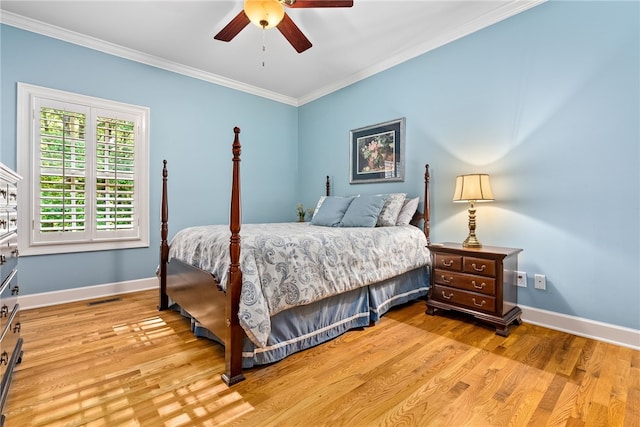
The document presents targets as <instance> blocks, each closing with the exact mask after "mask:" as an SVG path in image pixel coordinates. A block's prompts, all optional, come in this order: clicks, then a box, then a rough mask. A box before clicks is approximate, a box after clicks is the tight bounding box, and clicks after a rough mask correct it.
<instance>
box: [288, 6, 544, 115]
mask: <svg viewBox="0 0 640 427" xmlns="http://www.w3.org/2000/svg"><path fill="white" fill-rule="evenodd" d="M546 1H547V0H513V1H509V2H504V5H503V6H501V7H499V8H497V9H495V10H493V11H492V12H490V13H487V14H485V15H484V16H482V17H480V18H476V19H473V20H471V21H469V22H467V24H466V25H463V26H459V27H456V28H452V29H451V31H449V32H448V33H446V34H443V35H442V36H441V37H439V38H437V39H434V40H429V41H427V42H425V43H422V44H417V45H415V46H411V47H409V48H408V49H405V50H403V51H402V52H399V53H398V54H397V55H395V56H392V57H389V58H387V59H386V60H384V61H381V62H379V63H377V64H375V65H374V66H373V67H369V68H367V69H364V70H361V71H359V72H357V73H354V74H352V75H351V76H349V77H347V78H346V79H343V80H341V81H337V82H335V83H334V84H332V85H328V86H325V87H323V88H320V89H318V90H316V91H313V92H311V93H309V94H307V95H305V96H303V97H300V98H298V105H304V104H306V103H309V102H312V101H315V100H316V99H318V98H321V97H323V96H325V95H328V94H330V93H332V92H335V91H337V90H340V89H343V88H345V87H347V86H349V85H352V84H353V83H357V82H359V81H360V80H364V79H366V78H368V77H371V76H373V75H375V74H378V73H380V72H382V71H385V70H388V69H389V68H392V67H395V66H396V65H399V64H402V63H403V62H406V61H408V60H410V59H413V58H416V57H418V56H420V55H423V54H425V53H427V52H429V51H432V50H435V49H437V48H439V47H441V46H444V45H446V44H448V43H451V42H453V41H455V40H458V39H460V38H462V37H465V36H468V35H469V34H472V33H475V32H476V31H479V30H482V29H483V28H486V27H489V26H491V25H493V24H496V23H498V22H500V21H503V20H505V19H507V18H510V17H512V16H514V15H517V14H519V13H521V12H524V11H526V10H528V9H531V8H533V7H535V6H538V5H540V4H542V3H545V2H546Z"/></svg>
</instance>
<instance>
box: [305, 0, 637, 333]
mask: <svg viewBox="0 0 640 427" xmlns="http://www.w3.org/2000/svg"><path fill="white" fill-rule="evenodd" d="M639 17H640V12H639V4H638V2H550V3H545V4H542V5H540V6H537V7H535V8H533V9H531V10H529V11H526V12H524V13H522V14H519V15H517V16H514V17H512V18H509V19H507V20H505V21H503V22H500V23H498V24H495V25H493V26H491V27H488V28H486V29H484V30H482V31H480V32H477V33H474V34H472V35H469V36H467V37H465V38H463V39H460V40H458V41H456V42H454V43H451V44H448V45H446V46H444V47H441V48H439V49H437V50H435V51H432V52H430V53H427V54H425V55H422V56H420V57H418V58H415V59H413V60H411V61H408V62H406V63H403V64H400V65H398V66H396V67H394V68H392V69H390V70H387V71H385V72H383V73H380V74H378V75H375V76H373V77H371V78H368V79H366V80H364V81H361V82H359V83H357V84H354V85H352V86H350V87H348V88H345V89H343V90H341V91H339V92H336V93H333V94H331V95H328V96H325V97H324V98H322V99H319V100H317V101H315V102H313V103H309V104H307V105H304V106H302V107H301V108H300V113H299V114H300V118H299V128H300V135H301V140H300V170H301V171H304V173H303V174H302V175H301V177H302V193H301V194H308V195H310V196H309V197H310V198H309V199H308V200H305V203H310V202H311V195H312V194H315V192H314V191H315V186H316V185H317V184H316V182H317V180H318V176H322V175H326V174H329V175H331V176H332V178H333V179H334V182H335V187H336V192H337V193H338V194H354V193H373V192H388V191H396V190H403V191H407V192H409V193H410V194H412V195H419V194H422V186H423V184H422V183H423V179H422V176H423V167H424V164H425V163H427V162H428V163H430V164H431V168H432V189H433V199H432V209H433V211H432V224H433V228H432V240H433V241H435V242H437V241H454V242H462V241H463V240H464V239H465V237H466V235H467V232H468V229H467V212H466V206H465V205H462V204H457V203H452V202H451V198H452V196H453V189H454V182H455V177H456V175H459V174H464V173H473V172H483V173H489V174H490V175H491V180H492V187H493V192H494V195H495V197H496V201H495V202H493V203H484V204H478V205H477V208H478V212H477V216H478V229H477V235H478V238H479V239H480V241H482V242H483V243H484V244H487V245H499V246H510V247H519V248H523V249H524V252H522V254H521V256H520V265H519V269H520V270H522V271H525V272H527V273H528V278H529V283H528V286H529V287H528V288H527V289H524V288H523V289H519V301H520V303H522V304H524V305H528V306H532V307H536V308H540V309H546V310H550V311H554V312H560V313H565V314H569V315H574V316H578V317H584V318H588V319H593V320H597V321H602V322H606V323H611V324H616V325H621V326H626V327H630V328H634V329H640V314H639V313H640V279H639V264H640V248H639V245H640V228H639V222H640V208H639V200H640V175H639V169H640V168H639V166H640V152H639V148H638V147H639V146H640V134H639V133H640V122H639V117H640V109H639V103H640V85H639V75H640V68H639V58H640V56H639V55H640V54H639V52H640V42H639V40H640V37H639V31H638V27H639ZM402 116H404V117H406V121H407V131H406V155H407V159H406V174H405V175H406V179H405V182H404V183H400V184H397V183H384V184H377V185H373V184H369V185H349V154H348V149H349V148H348V144H349V141H348V134H349V130H350V129H355V128H358V127H362V126H366V125H370V124H375V123H379V122H383V121H386V120H391V119H395V118H398V117H402ZM336 156H341V157H342V158H343V161H341V162H336V161H335V158H336ZM323 158H325V159H327V161H326V162H322V161H318V159H323ZM534 273H540V274H544V275H546V277H547V290H546V291H540V290H535V289H533V275H534Z"/></svg>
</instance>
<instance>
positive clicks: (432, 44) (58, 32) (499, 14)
mask: <svg viewBox="0 0 640 427" xmlns="http://www.w3.org/2000/svg"><path fill="white" fill-rule="evenodd" d="M546 1H547V0H512V1H507V2H504V4H503V5H502V6H501V7H499V8H497V9H495V10H493V11H492V12H490V13H487V14H485V15H483V16H482V17H480V18H475V19H472V20H471V21H469V22H468V23H467V24H466V25H463V26H459V27H456V28H453V29H451V31H449V32H448V33H446V34H444V35H442V36H441V37H439V38H437V39H435V40H429V41H427V42H425V43H422V44H417V45H415V46H411V47H410V48H408V49H405V50H404V51H402V52H399V53H398V54H397V55H395V56H393V57H390V58H387V59H386V60H384V61H381V62H379V63H377V64H375V65H374V66H372V67H369V68H366V69H364V70H361V71H358V72H357V73H354V74H352V75H351V76H349V77H347V78H345V79H342V80H340V81H336V82H335V83H333V84H331V85H327V86H324V87H322V88H320V89H318V90H315V91H312V92H310V93H308V94H307V95H304V96H302V97H300V98H297V99H296V98H293V97H289V96H285V95H282V94H279V93H276V92H272V91H268V90H265V89H261V88H259V87H256V86H252V85H248V84H245V83H242V82H239V81H237V80H233V79H229V78H226V77H222V76H219V75H216V74H213V73H208V72H205V71H202V70H199V69H196V68H193V67H188V66H186V65H183V64H179V63H176V62H173V61H169V60H167V59H163V58H160V57H157V56H153V55H149V54H146V53H143V52H139V51H136V50H133V49H129V48H125V47H123V46H120V45H116V44H114V43H109V42H106V41H104V40H100V39H97V38H94V37H90V36H87V35H84V34H80V33H77V32H74V31H69V30H66V29H64V28H61V27H57V26H54V25H50V24H46V23H44V22H41V21H37V20H34V19H30V18H26V17H24V16H21V15H17V14H14V13H11V12H6V11H2V12H1V13H0V23H2V24H6V25H10V26H12V27H16V28H20V29H23V30H27V31H31V32H33V33H37V34H41V35H44V36H47V37H52V38H55V39H58V40H62V41H65V42H69V43H73V44H76V45H79V46H83V47H86V48H89V49H93V50H97V51H100V52H103V53H107V54H110V55H114V56H118V57H121V58H125V59H129V60H131V61H135V62H139V63H142V64H146V65H150V66H152V67H156V68H160V69H164V70H167V71H171V72H174V73H177V74H182V75H185V76H188V77H193V78H195V79H199V80H203V81H207V82H209V83H214V84H217V85H220V86H224V87H228V88H231V89H235V90H238V91H241V92H246V93H249V94H252V95H256V96H259V97H262V98H267V99H271V100H273V101H277V102H281V103H283V104H287V105H292V106H294V107H299V106H301V105H304V104H307V103H309V102H312V101H315V100H316V99H319V98H321V97H323V96H326V95H328V94H330V93H332V92H336V91H338V90H340V89H343V88H345V87H347V86H350V85H352V84H354V83H357V82H358V81H360V80H363V79H366V78H368V77H371V76H373V75H375V74H378V73H380V72H382V71H385V70H387V69H389V68H392V67H394V66H396V65H398V64H401V63H403V62H406V61H408V60H410V59H413V58H415V57H418V56H420V55H423V54H425V53H427V52H429V51H431V50H434V49H437V48H439V47H441V46H444V45H446V44H448V43H451V42H453V41H455V40H458V39H460V38H462V37H465V36H467V35H469V34H472V33H474V32H476V31H479V30H481V29H483V28H486V27H489V26H490V25H493V24H495V23H497V22H500V21H503V20H505V19H507V18H509V17H511V16H514V15H517V14H518V13H521V12H524V11H526V10H528V9H531V8H533V7H535V6H538V5H540V4H542V3H545V2H546Z"/></svg>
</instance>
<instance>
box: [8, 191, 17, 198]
mask: <svg viewBox="0 0 640 427" xmlns="http://www.w3.org/2000/svg"><path fill="white" fill-rule="evenodd" d="M17 199H18V194H16V193H13V192H12V193H9V200H17Z"/></svg>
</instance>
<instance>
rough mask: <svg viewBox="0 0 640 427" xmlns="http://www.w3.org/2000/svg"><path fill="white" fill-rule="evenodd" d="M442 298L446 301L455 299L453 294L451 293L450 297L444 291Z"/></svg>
mask: <svg viewBox="0 0 640 427" xmlns="http://www.w3.org/2000/svg"><path fill="white" fill-rule="evenodd" d="M442 298H444V299H451V298H453V292H452V293H450V294H449V295H447V294H445V293H444V291H442Z"/></svg>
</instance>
